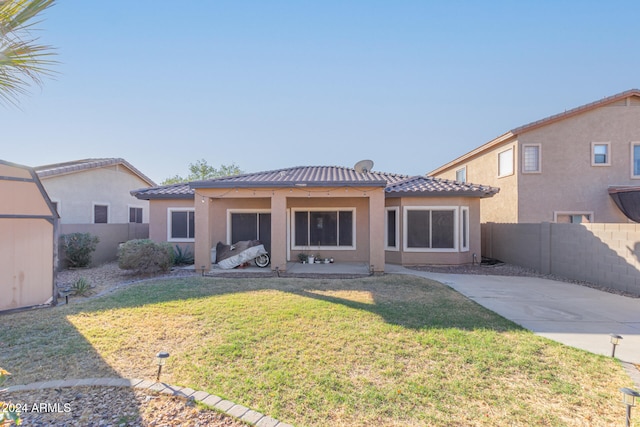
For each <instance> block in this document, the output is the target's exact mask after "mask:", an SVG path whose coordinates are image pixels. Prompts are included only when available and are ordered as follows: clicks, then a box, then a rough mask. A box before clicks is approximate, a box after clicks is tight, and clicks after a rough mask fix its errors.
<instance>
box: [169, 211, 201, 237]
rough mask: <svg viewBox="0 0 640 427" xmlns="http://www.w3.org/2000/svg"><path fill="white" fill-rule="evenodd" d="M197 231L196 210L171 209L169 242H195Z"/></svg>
mask: <svg viewBox="0 0 640 427" xmlns="http://www.w3.org/2000/svg"><path fill="white" fill-rule="evenodd" d="M195 230H196V227H195V210H194V209H169V219H168V234H169V238H168V239H167V240H168V241H170V242H171V241H193V240H194V237H195Z"/></svg>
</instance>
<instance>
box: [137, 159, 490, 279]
mask: <svg viewBox="0 0 640 427" xmlns="http://www.w3.org/2000/svg"><path fill="white" fill-rule="evenodd" d="M498 191H499V190H498V189H497V188H493V187H488V186H483V185H476V184H471V183H460V182H454V181H450V180H444V179H438V178H431V177H426V176H405V175H399V174H390V173H382V172H374V171H370V170H356V169H355V168H347V167H337V166H303V167H292V168H286V169H279V170H273V171H266V172H256V173H248V174H242V175H235V176H227V177H221V178H216V179H209V180H204V181H194V182H190V183H188V184H186V183H185V184H175V185H168V186H161V187H153V188H143V189H140V190H135V191H133V192H132V194H133V195H135V196H136V197H137V198H139V199H142V200H148V201H149V206H150V207H149V209H150V221H149V236H150V238H151V239H153V240H156V241H167V242H171V243H175V244H178V245H190V246H192V247H193V248H194V250H195V265H196V268H197V269H198V270H200V269H202V270H205V271H208V270H209V269H210V268H211V249H212V248H214V247H215V246H216V244H217V242H219V241H221V242H223V243H226V244H231V243H235V242H237V241H240V240H249V239H258V240H261V241H262V242H263V243H264V244H265V246H266V247H267V250H269V253H270V255H271V268H272V269H273V270H276V269H277V270H279V271H286V269H287V262H288V261H293V260H296V259H297V255H298V253H301V252H304V253H315V254H317V253H321V254H322V256H323V257H332V258H334V259H335V260H336V262H362V263H366V264H367V265H369V266H370V269H371V271H372V272H383V271H384V265H385V263H387V262H389V263H396V264H402V265H418V264H466V263H472V262H473V261H474V256H475V260H478V261H479V260H480V255H481V254H480V199H482V198H486V197H492V196H493V195H495V194H496V193H497V192H498Z"/></svg>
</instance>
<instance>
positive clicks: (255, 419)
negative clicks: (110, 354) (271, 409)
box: [6, 378, 293, 427]
mask: <svg viewBox="0 0 640 427" xmlns="http://www.w3.org/2000/svg"><path fill="white" fill-rule="evenodd" d="M86 386H89V387H133V388H139V389H147V390H151V391H155V392H158V393H164V394H168V395H170V396H178V397H183V398H185V399H193V400H195V401H197V402H201V403H204V404H205V405H207V406H210V407H212V408H215V409H217V410H219V411H221V412H223V413H225V414H227V415H229V416H232V417H234V418H237V419H239V420H242V421H244V422H246V423H247V424H252V425H255V426H256V427H293V426H292V425H291V424H285V423H282V422H280V421H278V420H276V419H274V418H271V417H269V416H266V415H264V414H261V413H260V412H256V411H254V410H252V409H249V408H247V407H245V406H242V405H238V404H236V403H233V402H231V401H229V400H224V399H222V398H221V397H218V396H215V395H213V394H209V393H206V392H204V391H196V390H192V389H190V388H185V387H176V386H172V385H168V384H165V383H160V382H155V381H149V380H140V379H129V378H85V379H79V380H54V381H43V382H38V383H32V384H27V385H14V386H11V387H9V388H7V389H6V392H7V393H11V392H19V391H33V390H44V389H49V388H66V387H86Z"/></svg>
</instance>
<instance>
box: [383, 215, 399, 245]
mask: <svg viewBox="0 0 640 427" xmlns="http://www.w3.org/2000/svg"><path fill="white" fill-rule="evenodd" d="M386 211H387V216H386V217H385V238H384V241H385V249H386V250H388V251H397V250H398V249H399V248H398V236H399V234H400V233H399V223H400V221H398V211H399V208H398V207H392V208H387V209H386Z"/></svg>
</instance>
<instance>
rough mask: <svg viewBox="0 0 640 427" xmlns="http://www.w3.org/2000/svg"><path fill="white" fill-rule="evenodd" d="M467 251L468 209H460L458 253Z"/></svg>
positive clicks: (463, 207)
mask: <svg viewBox="0 0 640 427" xmlns="http://www.w3.org/2000/svg"><path fill="white" fill-rule="evenodd" d="M468 250H469V208H468V207H467V206H462V207H461V208H460V252H467V251H468Z"/></svg>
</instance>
